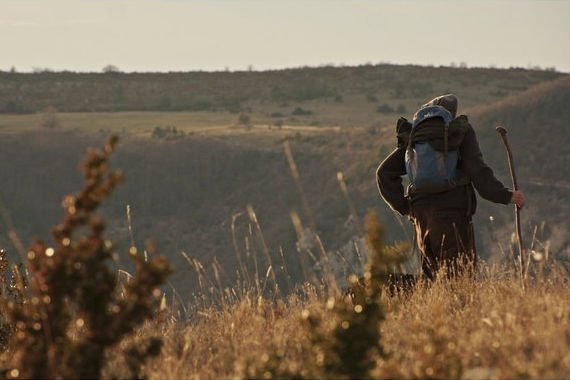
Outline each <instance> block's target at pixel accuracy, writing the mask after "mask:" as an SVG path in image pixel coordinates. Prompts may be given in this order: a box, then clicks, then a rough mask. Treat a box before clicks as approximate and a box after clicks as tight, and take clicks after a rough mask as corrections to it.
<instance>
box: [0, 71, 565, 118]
mask: <svg viewBox="0 0 570 380" xmlns="http://www.w3.org/2000/svg"><path fill="white" fill-rule="evenodd" d="M562 75H563V74H560V73H556V72H545V71H531V70H522V69H510V70H495V69H462V68H448V67H439V68H436V67H419V66H394V65H375V66H373V65H364V66H358V67H321V68H299V69H288V70H279V71H265V72H216V73H206V72H190V73H169V74H159V73H156V74H153V73H140V74H139V73H133V74H122V73H107V74H82V73H70V72H63V73H50V72H46V73H35V74H19V73H7V72H3V73H2V72H0V113H8V114H10V113H11V114H18V113H37V112H41V111H43V110H44V109H45V108H47V107H49V106H52V107H55V108H56V109H57V110H59V111H61V112H102V111H114V112H115V111H166V112H171V111H191V112H196V111H207V112H211V113H216V114H229V115H234V114H239V113H242V112H244V113H247V114H250V115H251V118H252V120H253V121H254V122H256V123H264V124H267V123H271V122H275V121H276V120H284V122H285V123H288V124H298V123H306V124H310V123H312V124H320V125H346V126H354V125H363V126H370V125H373V124H374V123H375V122H377V121H380V122H381V123H383V122H387V121H389V120H391V119H392V118H393V117H394V116H395V115H396V114H397V113H406V112H412V110H413V109H415V108H416V107H417V106H418V105H419V104H421V102H422V101H424V99H428V98H430V97H431V96H433V94H441V93H445V92H450V91H454V92H456V93H457V94H458V95H459V96H460V97H461V99H463V102H464V105H466V106H468V107H470V106H474V105H479V104H482V103H484V104H486V103H490V102H492V101H494V100H497V99H501V98H503V97H505V96H508V95H512V94H514V93H518V92H520V91H522V90H525V89H528V88H529V87H531V86H533V85H535V84H537V83H540V82H542V81H545V80H551V79H555V78H557V77H560V76H562ZM299 108H300V110H299ZM295 110H297V112H295Z"/></svg>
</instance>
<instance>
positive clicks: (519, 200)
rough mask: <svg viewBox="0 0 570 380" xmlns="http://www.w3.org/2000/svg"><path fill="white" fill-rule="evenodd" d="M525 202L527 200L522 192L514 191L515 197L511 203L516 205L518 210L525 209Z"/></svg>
mask: <svg viewBox="0 0 570 380" xmlns="http://www.w3.org/2000/svg"><path fill="white" fill-rule="evenodd" d="M525 201H526V199H525V197H524V194H523V192H522V191H519V190H515V191H513V197H512V198H511V203H514V204H516V205H517V207H518V208H523V207H524V204H525Z"/></svg>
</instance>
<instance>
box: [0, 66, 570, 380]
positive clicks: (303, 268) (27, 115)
mask: <svg viewBox="0 0 570 380" xmlns="http://www.w3.org/2000/svg"><path fill="white" fill-rule="evenodd" d="M569 79H570V77H569V76H568V75H567V74H561V73H556V72H550V71H536V70H522V69H510V70H495V69H457V68H445V67H440V68H435V67H417V66H391V65H377V66H361V67H345V68H342V67H322V68H300V69H295V70H283V71H275V72H259V73H256V72H251V73H248V72H234V73H226V72H221V73H170V74H122V73H111V74H78V73H36V74H18V73H0V136H1V137H2V138H1V139H0V152H1V153H0V154H1V156H0V158H1V159H0V173H2V175H3V177H4V178H5V179H6V180H5V181H4V182H3V185H2V187H1V188H0V216H1V217H2V221H3V224H2V228H3V229H2V231H1V232H2V235H1V236H0V248H4V250H5V252H4V253H2V254H0V264H1V265H0V279H1V280H2V281H1V282H0V285H1V286H0V301H1V302H0V371H1V372H0V377H8V378H30V377H64V378H94V377H98V376H102V377H104V378H150V379H154V378H201V379H209V378H291V377H293V378H370V377H373V378H463V379H476V378H481V379H488V378H537V379H538V378H540V379H560V378H568V373H570V304H569V303H568V299H569V298H570V280H569V278H570V277H569V270H570V235H569V233H568V231H569V230H570V225H569V222H570V221H569V218H568V215H570V202H569V189H570V183H569V182H568V178H570V172H569V170H570V167H569V166H568V162H569V160H570V146H569V145H568V144H567V141H568V140H569V139H570V134H569V133H570V130H569V129H568V126H569V125H570V120H569V117H570V112H568V111H569V110H570V100H569V99H570V96H569V91H570V85H569V83H570V82H569ZM412 83H415V85H412ZM444 92H455V93H457V94H458V95H459V96H460V101H461V102H462V103H461V105H460V107H461V108H460V113H466V114H468V115H469V120H470V121H471V123H472V124H473V126H474V128H475V130H476V132H477V136H478V139H479V143H480V145H481V149H482V151H483V155H484V157H485V160H486V161H487V162H488V163H489V164H490V166H491V167H492V168H493V169H494V170H495V173H496V175H497V177H498V178H499V179H500V180H501V181H503V183H505V185H509V184H510V183H509V182H510V179H509V176H508V169H507V166H506V162H505V152H504V149H503V148H502V146H501V145H500V140H499V139H498V136H497V134H496V132H495V130H494V127H495V126H496V125H504V126H505V127H507V129H508V130H509V138H510V141H511V144H512V146H513V151H514V155H515V159H516V164H517V173H518V174H519V180H520V182H521V186H522V187H523V189H524V190H525V193H526V194H527V197H528V199H529V202H528V207H526V208H525V209H524V210H523V237H524V240H525V242H526V244H527V248H528V252H529V254H530V255H531V257H532V260H531V265H530V267H529V278H528V280H527V283H526V287H525V288H524V289H523V288H522V286H521V282H520V279H519V278H518V277H517V271H516V266H515V263H514V262H513V252H516V246H515V245H514V243H513V237H512V231H513V221H512V209H511V207H503V206H498V205H492V204H490V203H488V202H485V201H483V200H481V199H480V201H479V205H478V212H477V217H476V219H475V223H476V228H477V234H478V235H477V242H478V248H479V249H478V251H479V254H480V256H481V257H482V259H483V261H482V265H481V268H480V270H479V273H478V276H477V278H476V279H472V278H461V279H447V278H446V277H445V276H440V277H439V278H438V280H437V281H436V282H434V283H425V282H423V280H421V281H420V282H419V283H418V284H417V285H416V287H415V288H414V290H413V291H410V292H403V291H402V292H399V293H397V294H393V288H391V287H390V284H391V282H390V281H391V280H390V277H389V276H390V274H391V273H393V272H394V268H396V267H398V268H400V269H399V270H398V271H397V272H401V271H402V269H403V271H404V272H407V273H414V272H415V270H416V267H415V263H414V261H413V260H410V244H413V242H412V239H411V238H410V232H411V231H410V225H409V223H408V222H407V220H405V219H404V218H399V217H398V216H395V215H394V214H393V213H392V212H391V210H389V209H388V208H387V207H386V206H385V205H384V203H383V202H382V200H381V199H380V198H379V196H378V194H377V189H376V184H375V178H374V176H375V170H376V167H377V165H378V163H379V162H380V161H381V160H382V159H383V158H384V157H385V156H386V155H387V154H388V153H389V152H390V151H391V150H392V149H393V146H394V143H395V138H394V127H395V120H396V119H397V118H398V117H399V116H406V117H408V118H410V117H411V115H412V114H413V112H414V110H415V109H416V107H417V106H418V105H421V104H422V103H423V102H425V101H427V100H429V98H431V97H433V96H435V95H439V94H441V93H444ZM110 135H117V136H118V142H117V141H115V140H112V141H110V142H109V143H107V145H105V147H104V149H103V150H100V151H89V152H90V153H88V154H87V155H85V151H86V149H87V148H88V147H98V146H101V144H102V141H104V140H105V139H106V138H108V136H110ZM561 142H563V143H561ZM95 152H99V153H95ZM111 153H112V154H111ZM82 155H84V157H85V159H84V161H83V164H82V165H81V168H83V169H82V170H83V171H82V173H83V178H82V176H81V175H80V173H79V172H78V171H77V162H78V160H79V159H80V157H81V156H82ZM112 168H118V169H121V170H122V172H121V173H118V172H114V171H113V169H112ZM85 183H89V184H91V185H89V186H85ZM78 191H79V192H78ZM111 193H112V194H111ZM65 194H70V195H72V197H71V198H69V197H63V196H64V195H65ZM62 199H63V202H62ZM62 206H63V211H62ZM370 210H375V212H376V214H375V215H377V216H375V217H370V216H369V217H367V218H366V221H365V218H364V216H365V215H371V214H370ZM62 212H63V218H62V217H61V215H62ZM103 220H104V222H103ZM378 223H379V224H378ZM62 226H63V227H62ZM53 227H56V228H55V229H53ZM50 231H51V233H50ZM50 235H51V236H50ZM380 236H382V237H380ZM30 242H32V243H31V244H30ZM110 242H113V244H112V245H111V244H110ZM402 260H404V261H406V260H407V261H406V262H405V263H401V261H402ZM366 273H369V277H368V278H369V281H367V282H366V281H365V282H364V283H359V282H355V278H354V277H353V276H351V274H355V275H356V276H357V277H356V279H357V278H358V277H360V276H367V275H366ZM93 279H97V281H96V282H94V281H93ZM347 289H351V292H352V294H353V296H347V293H346V291H347ZM349 293H350V291H349ZM42 300H43V301H42ZM45 300H48V301H49V302H48V301H45Z"/></svg>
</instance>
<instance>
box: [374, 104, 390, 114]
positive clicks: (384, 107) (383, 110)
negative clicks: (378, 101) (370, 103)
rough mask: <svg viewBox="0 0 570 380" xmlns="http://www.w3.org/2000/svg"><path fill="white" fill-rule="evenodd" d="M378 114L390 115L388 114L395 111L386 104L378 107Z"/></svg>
mask: <svg viewBox="0 0 570 380" xmlns="http://www.w3.org/2000/svg"><path fill="white" fill-rule="evenodd" d="M376 112H378V113H383V114H388V113H394V109H393V108H392V107H391V106H390V105H388V104H386V103H384V104H382V105H380V106H378V107H376Z"/></svg>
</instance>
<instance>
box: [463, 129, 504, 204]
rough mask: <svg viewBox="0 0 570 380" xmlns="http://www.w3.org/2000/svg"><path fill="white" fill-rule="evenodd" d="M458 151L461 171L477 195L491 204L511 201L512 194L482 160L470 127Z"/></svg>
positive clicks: (477, 143)
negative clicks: (461, 165) (468, 179)
mask: <svg viewBox="0 0 570 380" xmlns="http://www.w3.org/2000/svg"><path fill="white" fill-rule="evenodd" d="M459 149H460V155H461V160H462V162H463V170H464V171H465V173H466V174H467V175H468V176H469V178H470V180H471V182H472V183H473V186H474V187H475V189H476V190H477V192H478V193H479V195H481V196H482V197H483V198H485V199H486V200H488V201H491V202H495V203H502V204H508V203H509V202H510V201H511V198H512V192H511V191H510V190H509V189H507V188H506V187H505V186H504V185H503V184H502V183H501V181H499V180H498V179H497V178H495V174H494V173H493V170H492V169H491V168H490V167H489V166H488V165H487V164H486V163H485V161H484V160H483V154H482V153H481V149H480V148H479V142H478V141H477V137H476V136H475V131H474V130H473V128H472V127H471V126H469V127H468V129H467V132H466V134H465V138H464V140H463V143H462V144H461V146H460V148H459Z"/></svg>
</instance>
